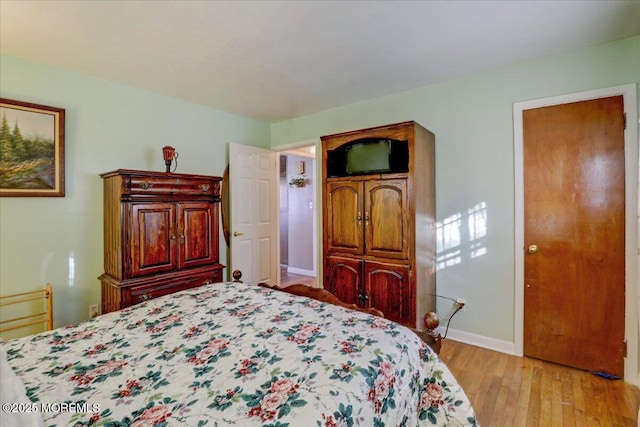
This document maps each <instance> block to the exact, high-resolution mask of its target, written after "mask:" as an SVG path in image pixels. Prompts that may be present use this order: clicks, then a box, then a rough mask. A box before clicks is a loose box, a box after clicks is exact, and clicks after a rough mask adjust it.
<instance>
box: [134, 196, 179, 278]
mask: <svg viewBox="0 0 640 427" xmlns="http://www.w3.org/2000/svg"><path fill="white" fill-rule="evenodd" d="M129 212H130V214H131V217H130V218H129V223H130V224H131V237H130V240H129V250H130V252H131V266H130V268H131V277H138V276H147V275H150V274H156V273H160V272H164V271H171V270H173V269H174V268H175V266H176V265H177V247H176V244H175V242H176V239H177V236H176V232H175V230H176V205H175V203H132V204H131V209H130V210H129ZM125 262H126V261H125Z"/></svg>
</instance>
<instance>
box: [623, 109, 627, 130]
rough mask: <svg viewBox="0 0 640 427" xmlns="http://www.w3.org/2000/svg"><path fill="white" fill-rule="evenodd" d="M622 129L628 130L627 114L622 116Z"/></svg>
mask: <svg viewBox="0 0 640 427" xmlns="http://www.w3.org/2000/svg"><path fill="white" fill-rule="evenodd" d="M622 129H623V130H627V113H623V114H622Z"/></svg>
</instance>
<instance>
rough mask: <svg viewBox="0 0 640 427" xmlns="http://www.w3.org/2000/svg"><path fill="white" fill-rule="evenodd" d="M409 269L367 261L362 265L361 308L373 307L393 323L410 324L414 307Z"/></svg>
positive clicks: (404, 266) (402, 266)
mask: <svg viewBox="0 0 640 427" xmlns="http://www.w3.org/2000/svg"><path fill="white" fill-rule="evenodd" d="M409 280H410V274H409V267H408V266H406V265H395V264H387V263H379V262H373V261H367V262H365V264H364V295H365V297H366V301H365V302H364V304H362V306H363V307H375V308H377V309H378V310H380V311H382V312H383V313H384V317H385V318H386V319H389V320H393V321H394V322H398V323H402V324H405V325H407V324H411V323H412V319H413V318H414V315H412V313H411V312H410V311H411V307H413V306H414V305H415V302H414V301H413V299H412V297H411V291H410V289H411V286H410V283H409Z"/></svg>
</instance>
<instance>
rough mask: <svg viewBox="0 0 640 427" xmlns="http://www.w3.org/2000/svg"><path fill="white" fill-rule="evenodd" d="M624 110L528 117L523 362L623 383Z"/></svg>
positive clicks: (609, 107)
mask: <svg viewBox="0 0 640 427" xmlns="http://www.w3.org/2000/svg"><path fill="white" fill-rule="evenodd" d="M623 112H624V111H623V99H622V96H617V97H610V98H603V99H597V100H590V101H582V102H576V103H570V104H564V105H558V106H551V107H543V108H537V109H531V110H527V111H525V112H524V113H523V125H524V147H523V154H524V208H525V214H524V216H525V221H524V223H525V233H524V234H525V236H524V241H525V248H524V250H525V263H524V268H525V273H524V274H525V281H524V284H525V304H524V354H525V355H527V356H531V357H535V358H539V359H544V360H548V361H551V362H556V363H560V364H563V365H569V366H573V367H576V368H580V369H586V370H590V371H606V372H609V373H612V374H614V375H617V376H620V377H622V376H623V370H624V361H623V357H624V353H623V352H624V344H623V340H624V313H625V259H624V250H625V237H624V232H625V228H624V223H625V218H624V217H625V211H624V210H625V197H624V169H625V168H624V135H623V127H624V120H623ZM534 245H535V246H534Z"/></svg>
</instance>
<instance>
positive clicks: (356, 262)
mask: <svg viewBox="0 0 640 427" xmlns="http://www.w3.org/2000/svg"><path fill="white" fill-rule="evenodd" d="M362 263H363V261H362V260H360V259H355V258H346V257H345V258H342V257H334V256H329V257H326V258H325V265H324V274H325V276H324V286H325V289H326V290H328V291H329V292H331V293H332V294H334V295H335V296H336V297H338V298H339V299H341V300H342V301H344V302H347V303H349V304H359V303H360V300H361V296H362V286H363V283H362Z"/></svg>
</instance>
